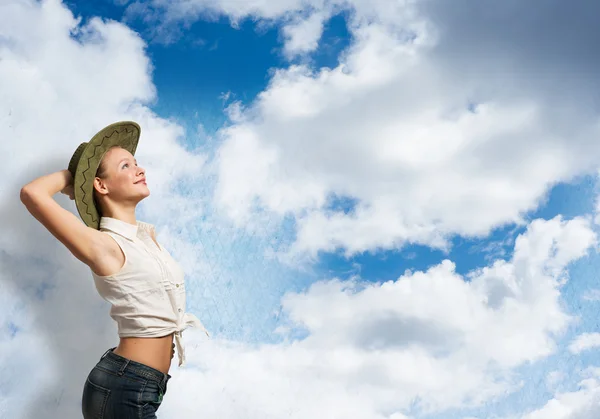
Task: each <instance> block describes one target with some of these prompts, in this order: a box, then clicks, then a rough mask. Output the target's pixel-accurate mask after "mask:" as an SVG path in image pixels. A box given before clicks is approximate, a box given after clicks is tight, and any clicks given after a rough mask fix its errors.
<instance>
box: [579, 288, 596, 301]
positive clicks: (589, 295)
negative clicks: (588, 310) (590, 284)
mask: <svg viewBox="0 0 600 419" xmlns="http://www.w3.org/2000/svg"><path fill="white" fill-rule="evenodd" d="M583 299H584V300H587V301H600V289H592V290H588V291H586V292H585V294H584V295H583Z"/></svg>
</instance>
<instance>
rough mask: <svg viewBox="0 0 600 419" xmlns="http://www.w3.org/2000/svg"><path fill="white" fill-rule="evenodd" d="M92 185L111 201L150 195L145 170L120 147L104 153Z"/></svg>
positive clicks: (138, 198) (139, 198)
mask: <svg viewBox="0 0 600 419" xmlns="http://www.w3.org/2000/svg"><path fill="white" fill-rule="evenodd" d="M96 176H97V177H96V179H95V180H94V187H95V188H96V191H97V193H98V194H100V195H103V196H110V199H111V200H112V201H117V202H119V201H130V202H131V201H134V202H135V203H137V202H139V201H141V200H142V199H144V198H146V197H147V196H148V195H150V190H149V189H148V185H147V184H146V171H145V170H144V169H143V168H142V167H140V166H138V165H137V161H136V159H135V157H134V156H133V155H132V154H131V153H130V152H129V151H127V150H125V149H124V148H121V147H113V148H111V149H110V150H108V152H107V153H106V154H105V155H104V158H103V159H102V164H101V166H100V168H99V170H98V173H97V174H96Z"/></svg>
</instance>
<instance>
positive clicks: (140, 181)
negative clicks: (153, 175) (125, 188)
mask: <svg viewBox="0 0 600 419" xmlns="http://www.w3.org/2000/svg"><path fill="white" fill-rule="evenodd" d="M138 183H143V184H144V185H145V184H146V178H143V179H140V180H138V181H137V182H135V183H134V185H137V184H138Z"/></svg>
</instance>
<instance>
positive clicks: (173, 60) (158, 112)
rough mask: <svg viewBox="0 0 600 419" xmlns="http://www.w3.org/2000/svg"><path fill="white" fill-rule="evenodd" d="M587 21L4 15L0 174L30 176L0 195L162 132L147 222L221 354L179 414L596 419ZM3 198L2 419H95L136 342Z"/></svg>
mask: <svg viewBox="0 0 600 419" xmlns="http://www.w3.org/2000/svg"><path fill="white" fill-rule="evenodd" d="M584 3H586V4H585V7H582V8H576V7H575V6H573V7H571V6H568V5H565V4H562V3H561V2H549V3H548V4H546V5H544V7H541V6H540V7H538V6H537V5H530V4H516V3H515V4H512V3H502V4H497V3H495V2H490V3H489V4H486V3H485V2H484V3H483V4H480V3H477V5H475V4H471V2H469V1H464V2H459V3H455V4H454V3H453V5H452V6H449V5H448V4H446V3H445V2H442V1H427V2H421V1H418V2H414V3H411V4H400V3H396V2H386V1H382V2H377V3H371V2H363V1H361V0H352V1H350V2H336V1H334V2H328V3H320V2H318V1H312V0H310V1H307V2H301V3H300V2H298V3H297V2H295V1H293V0H289V1H278V2H269V3H261V2H258V1H257V2H255V1H249V2H243V3H236V2H235V1H232V0H218V1H215V2H204V1H203V0H189V1H183V0H173V1H166V0H151V1H137V2H129V1H109V0H96V1H85V2H83V1H64V2H60V1H44V2H37V1H33V0H26V1H22V2H19V1H17V0H8V2H7V3H6V5H4V6H0V16H5V17H4V20H2V19H3V18H2V17H0V58H3V57H4V58H5V59H4V60H0V90H4V91H6V92H8V93H7V94H6V96H7V100H6V101H4V103H3V104H0V115H3V116H1V117H0V118H3V119H2V120H1V121H3V122H2V124H0V125H1V126H2V127H3V128H0V136H3V137H6V138H13V139H14V141H13V142H11V145H10V146H8V145H5V144H0V152H3V153H5V155H11V156H16V157H17V158H15V159H10V161H9V162H7V165H6V167H5V168H2V169H0V175H2V174H8V173H13V172H16V173H19V176H18V179H17V180H18V182H20V183H18V182H17V181H15V182H14V183H12V184H11V186H10V188H9V190H10V191H11V192H10V193H12V194H13V195H14V194H16V192H18V187H19V185H21V184H23V183H25V182H26V181H28V180H29V179H31V178H33V177H34V176H38V175H41V174H43V173H45V172H47V171H49V170H59V169H61V168H62V166H61V165H62V164H63V162H64V161H66V159H67V158H66V157H65V156H69V155H70V153H71V152H72V149H74V147H75V146H76V145H77V144H78V143H79V141H80V139H81V138H88V137H89V136H90V135H92V134H93V133H94V132H96V131H97V130H98V129H99V128H101V126H103V125H105V124H108V123H109V122H112V121H113V120H117V119H134V120H136V121H138V122H139V123H140V124H141V125H142V132H143V135H142V140H141V141H140V147H139V149H138V156H136V157H137V158H138V161H140V163H141V164H142V165H144V166H145V167H146V168H147V170H148V179H149V186H150V189H151V191H152V195H151V197H150V198H149V199H148V200H146V201H144V202H143V203H142V204H141V206H140V208H139V211H138V216H139V217H140V218H141V219H144V220H147V221H150V222H152V223H154V224H156V226H157V229H158V231H159V240H161V242H162V243H163V245H164V246H165V247H167V248H168V249H170V251H171V253H172V254H173V255H174V256H175V257H176V259H177V260H179V261H180V263H181V265H182V267H183V268H184V270H185V272H186V281H187V309H188V311H190V312H192V313H194V314H196V315H197V316H198V317H199V318H200V319H201V320H202V321H203V323H204V324H205V325H206V326H207V328H208V330H209V331H211V332H212V333H211V334H212V338H211V339H210V340H206V339H204V338H203V337H202V336H201V334H199V333H196V332H195V331H189V332H186V339H187V345H188V348H189V349H188V353H189V355H188V357H189V365H188V366H187V367H186V368H185V369H175V368H174V369H173V370H172V375H173V376H174V384H173V386H171V384H170V386H171V387H170V388H173V390H172V391H171V394H169V395H167V396H166V397H165V402H164V408H163V407H161V410H162V412H163V415H164V417H165V418H169V417H195V416H190V415H193V414H194V413H197V412H198V410H202V411H203V412H205V413H206V415H207V417H222V418H236V419H237V418H242V417H247V418H256V419H258V418H260V419H264V418H279V417H283V416H286V417H290V418H293V419H300V418H305V417H311V418H312V417H317V418H321V417H322V418H328V419H329V418H341V417H344V418H356V419H418V418H432V419H433V418H435V419H437V418H440V419H442V418H443V419H451V418H457V419H466V418H469V419H471V418H478V419H486V418H500V419H540V418H544V419H546V418H547V419H590V418H591V417H592V416H588V415H594V414H600V411H598V408H597V406H599V405H600V370H597V369H594V368H597V367H600V362H599V361H600V359H599V358H598V348H599V347H600V334H598V322H597V317H598V309H599V307H600V305H599V304H600V303H599V301H600V297H599V296H600V292H598V290H599V289H600V286H599V285H598V276H597V272H598V267H600V256H599V255H598V254H597V253H596V247H597V237H596V234H597V233H598V231H599V230H598V220H600V218H598V215H599V208H598V205H597V202H598V195H599V189H598V187H597V177H598V170H599V169H600V147H598V146H597V141H596V138H597V135H598V134H600V133H599V132H598V127H599V126H600V124H598V121H599V118H598V116H599V112H600V108H599V107H598V103H600V101H599V100H598V99H599V97H598V93H597V92H598V91H600V79H598V77H597V74H600V73H599V72H598V71H596V70H600V63H598V62H596V61H597V60H596V59H594V58H593V57H590V56H589V54H588V52H589V51H590V50H592V49H593V48H595V47H596V45H597V43H596V42H597V41H598V40H599V39H600V30H598V28H596V25H595V23H594V22H591V21H590V20H589V16H590V15H593V13H594V11H597V10H596V9H597V8H598V6H596V5H594V4H593V3H592V2H584ZM3 8H4V9H3ZM6 16H10V18H7V17H6ZM73 17H81V18H82V21H81V22H77V21H75V20H74V19H73ZM95 17H100V18H102V21H100V22H96V23H93V22H94V21H93V18H95ZM111 21H114V22H111ZM90 22H92V23H90ZM115 22H116V23H115ZM87 25H91V26H87ZM2 28H4V29H2ZM24 28H35V30H33V29H32V32H31V33H30V32H28V31H27V30H25V29H24ZM82 28H85V30H86V32H85V34H86V36H80V35H73V33H76V32H77V31H80V30H81V29H82ZM510 28H513V30H510ZM573 28H578V30H574V29H573ZM90 33H91V34H92V35H94V36H89V35H90ZM74 38H77V40H75V39H74ZM574 53H575V54H581V56H585V57H587V58H586V59H585V60H573V59H571V58H572V57H573V54H574ZM66 64H68V65H66ZM148 66H149V67H148ZM149 68H150V71H148V70H149ZM90 97H93V98H94V99H95V100H94V101H91V100H90ZM4 122H7V123H4ZM32 139H34V140H32ZM31 141H35V147H31V146H30V145H28V144H30V142H31ZM142 141H143V142H142ZM3 170H5V171H6V172H3ZM7 178H8V177H7ZM2 193H4V192H2V191H0V195H2ZM15 196H16V195H15ZM57 199H59V202H60V203H61V205H63V206H64V207H65V208H68V209H70V210H72V211H74V207H73V205H72V203H71V202H69V201H68V200H66V199H63V200H61V199H62V197H60V198H57ZM6 202H11V203H8V204H5V207H0V215H3V217H0V229H3V231H6V232H7V233H6V235H5V238H3V239H0V267H2V268H3V269H2V271H3V272H6V274H5V275H4V276H3V277H0V278H1V279H2V281H3V283H5V284H6V286H5V287H4V286H3V287H2V290H1V291H0V302H3V307H5V308H3V309H2V311H1V312H0V314H1V316H0V322H2V324H3V325H4V326H3V327H2V329H0V330H2V334H1V335H0V357H2V358H3V359H12V360H14V362H13V363H12V365H11V366H9V365H4V366H0V373H2V372H3V373H4V376H5V377H8V378H6V379H3V380H0V394H7V396H6V398H5V399H0V416H1V413H2V412H4V413H6V414H8V415H9V416H11V417H28V416H27V413H28V412H30V411H31V412H33V411H35V409H36V408H39V407H41V406H44V407H45V408H47V406H48V405H52V409H54V410H53V411H52V413H53V415H54V417H75V413H74V412H77V406H78V405H77V403H78V401H79V399H78V398H79V397H80V395H79V391H80V388H79V387H78V385H79V383H80V382H82V380H85V377H86V375H87V373H88V371H89V368H91V366H92V365H93V364H94V363H95V362H96V358H97V356H99V355H101V354H102V353H103V352H104V350H105V349H106V348H107V347H108V346H109V345H113V344H114V342H115V338H116V326H115V325H114V323H113V322H112V320H111V319H110V318H109V317H108V316H107V310H108V305H107V304H105V302H103V301H102V300H101V299H100V298H99V297H98V296H97V295H96V293H95V290H94V287H93V282H91V281H84V280H82V281H77V282H73V278H79V277H84V278H88V277H89V272H88V271H87V270H86V269H85V267H83V266H81V264H80V263H79V262H78V261H76V260H74V259H73V258H72V256H71V255H70V254H68V252H67V251H66V249H64V248H63V247H61V246H60V244H59V243H58V242H56V241H55V240H53V239H52V237H50V235H49V234H48V233H47V232H45V231H44V230H43V229H42V228H41V226H40V225H39V224H38V223H36V222H35V220H33V219H32V217H30V216H29V215H28V214H26V213H25V212H24V211H23V210H22V209H21V208H20V207H19V205H18V203H12V201H9V200H7V201H6ZM31 253H35V254H36V256H35V259H34V260H35V263H31V264H29V263H27V264H25V263H24V261H26V260H31ZM0 275H1V274H0ZM17 279H18V280H17ZM65 299H68V301H73V303H72V304H73V306H69V305H65V304H64V301H65ZM73 311H76V312H77V313H79V315H78V316H73V315H72V313H73ZM90 325H91V326H90ZM74 336H77V338H75V337H74ZM81 336H83V338H81ZM57 337H58V338H57ZM23 347H26V348H27V349H26V350H24V349H22V348H23ZM44 348H45V349H44ZM26 365H27V366H28V368H31V369H33V370H36V371H38V372H37V373H36V374H37V375H36V376H35V377H34V378H35V380H34V381H35V382H37V383H39V384H37V387H35V388H34V387H30V386H26V385H24V384H23V383H21V381H20V380H19V379H18V377H19V374H21V373H22V371H21V372H19V368H21V367H20V366H26ZM67 365H69V371H68V372H65V373H64V374H66V375H68V377H62V378H61V379H60V380H58V379H57V372H56V371H63V370H65V366H67ZM23 368H24V367H23ZM177 383H179V384H177ZM58 394H60V397H59V396H58ZM36 395H37V396H36ZM198 395H204V396H205V397H204V398H202V397H199V396H198ZM169 396H170V397H169ZM32 397H34V398H33V400H34V401H33V403H31V404H30V405H27V406H24V405H23V404H22V403H21V404H19V403H14V402H16V401H19V400H27V399H31V398H32ZM57 397H58V399H57ZM51 400H60V401H59V402H56V403H51V402H50V401H51ZM303 400H312V402H311V403H310V404H308V403H304V402H303ZM191 401H193V402H194V403H192V402H191ZM19 405H20V406H21V407H18V406H19ZM15 406H17V407H15ZM19 409H20V410H19ZM28 409H31V410H28ZM211 415H212V416H211ZM215 415H216V416H215ZM244 415H245V416H244Z"/></svg>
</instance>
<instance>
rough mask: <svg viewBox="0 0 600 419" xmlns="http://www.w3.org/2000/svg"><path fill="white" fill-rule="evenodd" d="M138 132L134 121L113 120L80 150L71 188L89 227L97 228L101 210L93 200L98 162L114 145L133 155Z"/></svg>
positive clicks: (138, 135) (84, 220) (83, 218)
mask: <svg viewBox="0 0 600 419" xmlns="http://www.w3.org/2000/svg"><path fill="white" fill-rule="evenodd" d="M140 133H141V128H140V126H139V125H138V124H136V123H135V122H132V121H122V122H116V123H114V124H111V125H109V126H107V127H105V128H103V129H101V130H100V131H99V132H98V133H97V134H96V135H94V136H93V137H92V139H91V140H90V141H89V142H88V144H87V146H86V147H85V149H84V150H83V153H82V154H81V158H80V159H79V163H78V164H77V169H76V170H75V177H74V179H73V189H74V192H75V205H76V206H77V211H78V212H79V216H80V217H81V219H82V220H83V222H84V223H85V224H86V225H87V226H88V227H92V228H95V229H96V230H97V229H98V228H99V227H100V213H99V211H98V208H96V203H95V201H94V179H95V178H96V171H97V170H98V166H99V165H100V161H101V160H102V158H103V157H104V154H106V152H107V151H108V150H109V149H110V148H111V147H114V146H119V147H122V148H124V149H125V150H127V151H129V152H130V153H131V154H135V150H136V149H137V145H138V141H139V138H140Z"/></svg>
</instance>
